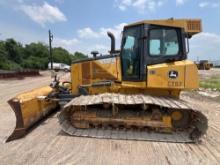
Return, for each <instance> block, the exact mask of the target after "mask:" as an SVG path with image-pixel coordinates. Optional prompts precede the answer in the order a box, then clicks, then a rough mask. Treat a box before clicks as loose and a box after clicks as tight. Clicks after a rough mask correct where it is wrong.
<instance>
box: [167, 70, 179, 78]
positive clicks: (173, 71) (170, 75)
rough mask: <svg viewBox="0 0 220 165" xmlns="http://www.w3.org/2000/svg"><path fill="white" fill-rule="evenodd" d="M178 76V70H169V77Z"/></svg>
mask: <svg viewBox="0 0 220 165" xmlns="http://www.w3.org/2000/svg"><path fill="white" fill-rule="evenodd" d="M177 77H178V72H177V71H175V70H171V71H169V78H172V79H176V78H177Z"/></svg>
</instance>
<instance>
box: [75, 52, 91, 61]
mask: <svg viewBox="0 0 220 165" xmlns="http://www.w3.org/2000/svg"><path fill="white" fill-rule="evenodd" d="M85 58H88V56H86V55H85V54H83V53H81V52H75V53H74V55H72V56H71V59H72V61H77V60H80V59H85Z"/></svg>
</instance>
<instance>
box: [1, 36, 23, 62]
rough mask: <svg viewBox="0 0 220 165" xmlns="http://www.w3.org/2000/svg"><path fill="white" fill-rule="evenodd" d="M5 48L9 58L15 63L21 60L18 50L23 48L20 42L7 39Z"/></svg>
mask: <svg viewBox="0 0 220 165" xmlns="http://www.w3.org/2000/svg"><path fill="white" fill-rule="evenodd" d="M5 49H6V51H7V54H8V59H9V60H11V61H14V62H15V63H20V62H21V61H22V56H21V54H20V51H22V49H23V47H22V44H20V43H18V42H16V41H15V40H14V39H7V40H6V41H5Z"/></svg>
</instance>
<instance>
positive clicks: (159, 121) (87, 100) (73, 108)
mask: <svg viewBox="0 0 220 165" xmlns="http://www.w3.org/2000/svg"><path fill="white" fill-rule="evenodd" d="M179 112H180V113H179ZM181 115H182V116H181ZM58 119H59V123H60V124H61V127H62V129H63V131H64V132H66V133H67V134H69V135H73V136H81V137H94V138H106V139H124V140H146V141H162V142H178V143H189V142H198V141H199V140H200V138H201V137H202V136H203V135H204V134H205V133H206V131H207V127H208V121H207V118H206V117H205V116H204V115H203V114H202V113H201V112H200V111H198V110H195V109H194V108H192V107H191V106H189V105H188V104H187V103H186V102H185V101H183V100H180V99H175V98H169V97H153V96H148V95H125V94H110V93H106V94H99V95H91V96H80V97H77V98H74V99H73V100H72V101H70V102H69V103H68V104H66V105H65V106H64V109H63V110H62V111H61V112H60V114H59V115H58Z"/></svg>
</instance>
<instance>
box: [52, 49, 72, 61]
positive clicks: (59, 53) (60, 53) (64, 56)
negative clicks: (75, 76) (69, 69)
mask: <svg viewBox="0 0 220 165" xmlns="http://www.w3.org/2000/svg"><path fill="white" fill-rule="evenodd" d="M52 52H53V61H54V62H58V63H64V64H68V65H70V64H71V55H70V54H69V52H68V51H67V50H65V49H63V48H61V47H58V48H53V51H52Z"/></svg>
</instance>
